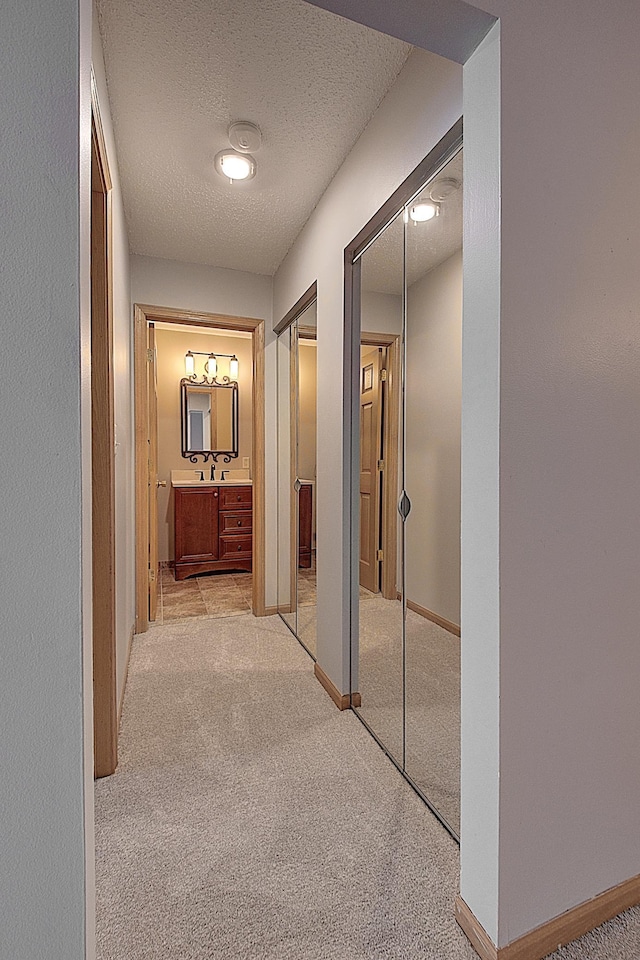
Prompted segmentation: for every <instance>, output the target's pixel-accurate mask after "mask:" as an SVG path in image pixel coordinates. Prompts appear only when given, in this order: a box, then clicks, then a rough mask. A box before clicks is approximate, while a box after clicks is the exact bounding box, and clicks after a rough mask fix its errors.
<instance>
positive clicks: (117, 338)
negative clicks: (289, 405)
mask: <svg viewBox="0 0 640 960" xmlns="http://www.w3.org/2000/svg"><path fill="white" fill-rule="evenodd" d="M91 60H92V66H93V73H94V77H95V81H96V89H97V95H98V105H99V108H100V117H101V120H102V130H103V133H104V139H105V147H106V150H107V160H108V164H109V172H110V174H111V182H112V190H111V194H110V202H111V228H112V247H111V254H112V276H113V290H112V293H113V300H112V311H113V403H114V417H115V441H116V454H115V505H116V535H115V552H116V676H117V686H118V702H120V698H121V696H122V692H123V688H124V684H125V682H126V669H127V660H128V652H129V643H130V639H131V636H132V631H133V626H134V621H135V538H134V531H135V496H134V494H135V478H134V456H135V455H134V432H133V363H132V356H133V326H132V323H131V290H130V282H129V241H128V239H127V228H126V223H125V218H124V207H123V204H122V189H121V186H120V173H119V170H118V158H117V155H116V146H115V140H114V136H113V125H112V122H111V111H110V108H109V97H108V92H107V81H106V77H105V70H104V61H103V58H102V46H101V42H100V32H99V30H98V20H97V17H94V19H93V37H92V49H91Z"/></svg>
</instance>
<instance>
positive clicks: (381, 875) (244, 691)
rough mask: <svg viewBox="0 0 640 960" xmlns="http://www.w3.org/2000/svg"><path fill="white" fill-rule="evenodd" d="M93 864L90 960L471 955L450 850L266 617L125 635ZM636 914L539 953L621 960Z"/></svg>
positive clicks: (387, 959) (461, 958)
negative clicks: (94, 944) (115, 746)
mask: <svg viewBox="0 0 640 960" xmlns="http://www.w3.org/2000/svg"><path fill="white" fill-rule="evenodd" d="M96 859H97V863H96V868H97V932H98V958H99V960H218V958H219V960H223V958H224V960H230V958H241V960H254V958H255V960H258V958H260V960H272V958H273V960H325V958H326V960H329V958H331V960H347V958H350V960H400V958H402V960H413V958H416V960H417V958H421V960H473V958H475V954H474V952H473V951H472V949H471V947H470V946H469V944H468V943H467V941H466V939H465V937H464V936H463V934H462V933H461V931H460V930H459V929H458V927H457V925H456V924H455V922H454V920H453V898H454V895H455V892H456V890H457V869H458V849H457V847H456V845H455V843H454V842H453V841H452V840H451V839H450V837H449V836H448V835H447V834H446V832H445V831H444V830H443V828H442V827H441V826H440V825H439V824H438V823H437V821H436V820H435V818H433V817H432V816H431V815H430V814H429V812H428V811H427V809H426V808H425V806H424V805H423V804H422V802H421V801H420V799H419V798H418V797H417V796H416V795H415V794H414V793H413V791H412V790H411V789H410V787H409V786H408V785H407V784H406V783H405V782H404V781H403V780H402V778H401V777H400V775H399V774H398V773H397V771H396V770H395V769H394V768H393V767H392V765H391V764H390V763H389V761H388V760H387V759H386V758H385V757H384V755H383V753H382V751H381V750H380V749H379V748H378V746H377V745H376V744H375V742H374V741H373V740H372V739H371V737H369V735H368V734H367V732H366V730H365V729H364V727H363V726H362V725H361V724H360V723H359V722H358V720H357V718H356V717H355V716H354V715H353V714H352V713H348V712H347V713H343V714H341V713H339V712H338V711H337V710H336V709H335V707H334V706H333V704H332V703H331V701H330V700H329V698H328V697H327V696H326V694H325V693H324V691H323V690H322V688H321V687H320V685H319V684H318V683H317V682H316V681H315V680H314V679H313V676H312V663H311V660H310V658H309V657H308V656H307V655H306V654H305V653H304V651H303V650H302V648H301V647H300V646H299V645H298V644H297V642H296V641H295V640H294V638H293V637H292V636H291V635H290V633H289V632H288V630H287V629H286V627H285V626H284V624H282V623H281V621H280V620H279V619H278V618H276V617H271V618H265V619H263V620H256V619H254V618H253V617H251V616H242V617H234V618H230V619H220V620H201V621H195V622H192V623H182V624H172V625H165V626H161V627H155V628H152V629H151V630H149V631H148V633H146V634H144V635H142V636H138V637H136V638H135V642H134V647H133V653H132V660H131V671H130V678H129V684H128V687H127V692H126V696H125V705H124V714H123V723H122V736H121V753H120V766H119V768H118V771H117V773H116V774H115V775H114V776H113V777H110V778H108V779H105V780H101V781H99V782H98V783H97V784H96ZM639 916H640V915H638V914H635V913H634V912H633V911H630V912H629V913H628V914H626V915H625V917H624V918H623V919H621V920H618V921H615V922H614V923H613V924H607V925H606V927H603V928H601V930H600V931H598V933H597V934H593V935H591V936H590V937H589V938H584V939H583V940H582V941H580V943H579V944H577V945H572V947H570V948H567V949H565V950H564V951H561V952H559V953H558V954H554V957H558V958H560V957H562V958H563V960H574V958H575V960H578V958H580V960H584V958H587V957H588V958H591V960H605V958H606V960H612V958H614V960H617V958H619V960H622V958H625V960H626V958H629V960H630V958H632V957H633V958H637V956H638V953H637V952H634V950H633V949H630V947H629V944H630V943H631V946H632V947H633V946H637V943H638V936H637V934H638V930H639ZM630 938H631V939H630ZM625 950H626V951H627V952H624V951H625Z"/></svg>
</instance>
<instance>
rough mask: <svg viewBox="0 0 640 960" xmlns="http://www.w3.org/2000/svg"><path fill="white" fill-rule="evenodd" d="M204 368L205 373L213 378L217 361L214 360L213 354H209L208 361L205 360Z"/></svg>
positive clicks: (216, 370) (216, 369) (216, 368)
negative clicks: (205, 369)
mask: <svg viewBox="0 0 640 960" xmlns="http://www.w3.org/2000/svg"><path fill="white" fill-rule="evenodd" d="M205 367H206V368H207V373H208V374H209V376H210V377H215V375H216V373H217V372H218V361H217V359H216V355H215V353H210V354H209V359H208V360H207V362H206V364H205Z"/></svg>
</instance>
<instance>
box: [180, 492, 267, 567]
mask: <svg viewBox="0 0 640 960" xmlns="http://www.w3.org/2000/svg"><path fill="white" fill-rule="evenodd" d="M252 506H253V491H252V488H251V487H250V486H249V485H244V486H238V487H226V486H225V487H175V488H174V524H175V526H174V530H175V551H174V564H175V578H176V580H184V579H185V577H189V576H192V575H193V574H197V573H208V572H210V571H212V570H248V571H250V570H251V561H252V532H253V511H252Z"/></svg>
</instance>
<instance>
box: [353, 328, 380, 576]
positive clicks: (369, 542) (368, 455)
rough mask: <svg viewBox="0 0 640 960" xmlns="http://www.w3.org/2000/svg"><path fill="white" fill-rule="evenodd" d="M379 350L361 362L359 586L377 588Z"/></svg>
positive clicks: (376, 349)
mask: <svg viewBox="0 0 640 960" xmlns="http://www.w3.org/2000/svg"><path fill="white" fill-rule="evenodd" d="M381 356H382V351H381V349H380V348H379V347H375V348H374V349H373V350H370V351H368V352H367V353H366V354H364V355H363V356H362V359H361V361H360V564H359V566H360V585H361V586H363V587H366V589H367V590H371V592H372V593H378V591H379V589H380V585H379V581H380V561H379V560H378V550H379V546H380V475H379V469H378V464H379V459H380V450H381V434H382V403H381V388H380V370H381V367H382V364H381Z"/></svg>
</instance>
